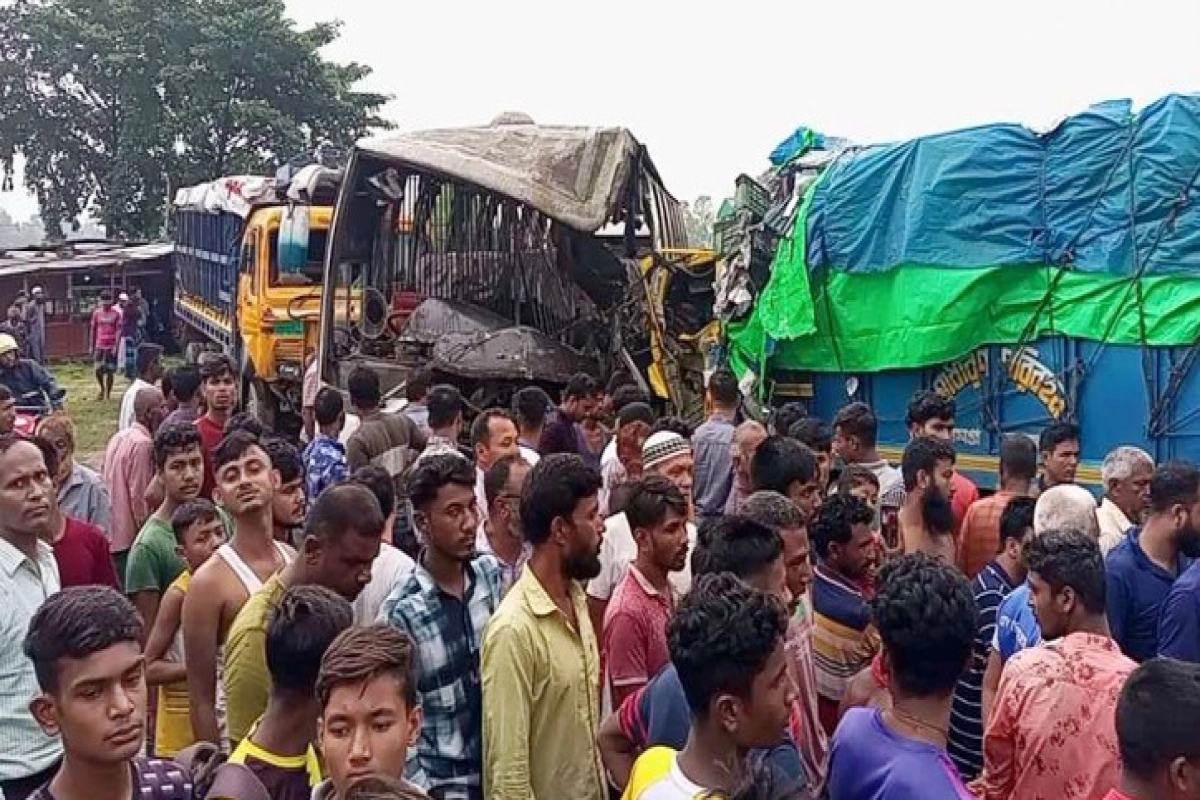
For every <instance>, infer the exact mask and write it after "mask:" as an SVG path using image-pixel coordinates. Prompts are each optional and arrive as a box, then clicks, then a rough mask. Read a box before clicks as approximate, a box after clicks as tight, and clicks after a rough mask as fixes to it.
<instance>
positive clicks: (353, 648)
mask: <svg viewBox="0 0 1200 800" xmlns="http://www.w3.org/2000/svg"><path fill="white" fill-rule="evenodd" d="M416 662H417V653H416V647H415V645H414V644H413V640H412V637H410V636H409V635H408V634H407V633H405V632H404V631H402V630H400V629H399V628H397V627H395V626H394V625H388V624H387V623H385V622H377V623H375V624H374V625H360V626H351V627H350V628H348V629H346V630H344V631H342V632H341V633H339V634H338V637H337V638H336V639H334V640H333V644H331V645H329V649H327V650H326V651H325V656H324V658H322V659H321V671H320V672H319V673H318V674H317V685H316V692H315V693H316V695H317V702H318V703H320V705H321V710H322V712H324V710H325V708H326V707H327V706H328V705H329V696H330V695H331V694H333V690H334V689H337V688H338V687H339V686H347V685H349V686H356V685H360V684H365V683H366V682H367V681H370V680H374V679H375V678H378V677H380V676H382V675H391V676H393V677H395V679H396V680H397V681H399V683H400V691H401V692H402V693H403V697H404V703H405V705H406V706H407V707H408V708H413V707H414V706H416V705H417V670H416Z"/></svg>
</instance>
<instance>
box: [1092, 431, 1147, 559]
mask: <svg viewBox="0 0 1200 800" xmlns="http://www.w3.org/2000/svg"><path fill="white" fill-rule="evenodd" d="M1153 474H1154V459H1153V458H1151V457H1150V454H1149V453H1147V452H1146V451H1145V450H1142V449H1141V448H1138V447H1118V448H1116V449H1115V450H1113V451H1112V452H1110V453H1109V454H1108V455H1106V456H1105V457H1104V463H1102V464H1101V465H1100V479H1101V481H1103V483H1104V499H1103V500H1101V501H1100V507H1099V508H1098V509H1096V519H1097V520H1098V521H1099V523H1100V550H1101V552H1102V553H1104V554H1105V555H1108V551H1109V550H1112V549H1113V548H1114V547H1116V546H1117V545H1118V544H1119V543H1120V541H1121V539H1123V538H1124V537H1125V534H1126V533H1128V532H1129V529H1130V528H1132V527H1134V526H1135V525H1140V524H1142V515H1143V513H1144V512H1145V510H1146V506H1147V505H1148V503H1149V502H1150V477H1151V476H1152V475H1153Z"/></svg>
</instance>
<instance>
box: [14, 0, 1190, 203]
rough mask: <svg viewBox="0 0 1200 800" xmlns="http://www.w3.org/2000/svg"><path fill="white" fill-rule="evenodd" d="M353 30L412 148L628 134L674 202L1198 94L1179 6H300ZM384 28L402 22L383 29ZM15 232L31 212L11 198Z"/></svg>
mask: <svg viewBox="0 0 1200 800" xmlns="http://www.w3.org/2000/svg"><path fill="white" fill-rule="evenodd" d="M287 6H288V8H289V10H290V12H291V14H292V15H293V16H294V17H295V19H296V20H297V21H298V22H300V23H302V24H308V23H311V22H314V21H318V20H327V19H330V18H337V19H340V20H341V21H342V22H343V23H344V27H343V30H342V38H341V40H340V41H339V42H337V43H336V44H334V45H333V46H331V47H330V48H329V51H328V56H329V57H331V58H334V59H338V60H350V59H353V60H356V61H360V62H363V63H366V64H369V65H371V66H372V67H374V69H375V74H374V76H373V77H372V79H371V80H370V82H369V84H368V86H369V88H372V89H375V90H378V91H382V92H386V93H388V94H391V95H392V96H393V97H394V99H393V101H392V103H391V104H390V105H389V106H388V108H387V110H386V113H387V116H388V117H389V118H391V119H392V120H394V121H395V122H396V123H397V124H398V125H399V126H400V127H401V128H402V129H419V128H426V127H434V126H438V127H441V126H451V125H464V124H479V123H485V122H487V121H489V120H490V119H491V118H492V117H493V116H494V115H495V114H496V113H498V112H500V111H505V110H519V111H524V112H527V113H529V114H530V115H531V116H532V117H533V118H534V119H535V120H536V121H538V122H547V123H548V122H554V123H562V124H585V125H622V126H625V127H628V128H630V129H631V130H632V131H633V132H634V134H635V135H636V136H637V137H638V138H639V139H641V141H642V142H643V143H644V144H646V145H647V146H648V147H649V149H650V153H651V155H652V156H653V158H654V160H655V162H656V163H657V164H658V167H659V170H660V171H661V172H662V174H663V177H664V179H665V180H666V182H667V186H668V187H669V188H671V189H672V191H673V192H674V193H675V194H676V195H677V196H679V197H680V198H682V199H691V198H694V197H695V196H697V195H700V194H710V195H713V196H714V197H720V196H723V195H725V194H727V193H729V191H730V189H731V187H732V185H733V180H734V178H735V177H736V176H737V174H738V173H740V172H750V173H755V172H758V171H761V170H762V169H763V168H764V167H765V166H766V163H767V162H766V158H767V154H768V153H769V152H770V150H771V149H772V147H773V146H774V145H775V144H776V143H777V142H778V141H779V140H780V139H782V138H784V137H785V136H786V135H787V134H789V133H790V132H791V131H792V130H793V129H794V128H795V127H796V126H798V125H807V126H809V127H812V128H815V129H817V130H819V131H821V132H823V133H827V134H831V135H837V136H844V137H848V138H850V139H852V140H854V141H857V142H860V143H870V142H880V141H889V140H895V139H901V138H908V137H911V136H916V135H920V134H923V133H933V132H937V131H941V130H948V129H952V128H958V127H963V126H969V125H976V124H982V123H987V122H998V121H1005V122H1024V123H1026V124H1029V125H1031V126H1033V127H1045V126H1048V125H1049V124H1051V123H1053V122H1054V121H1056V120H1057V119H1058V118H1060V117H1062V116H1065V115H1066V114H1069V113H1072V112H1075V111H1079V110H1081V109H1083V108H1085V107H1087V106H1088V105H1090V104H1092V103H1095V102H1099V101H1101V100H1108V99H1114V98H1120V97H1130V98H1132V99H1133V100H1134V101H1135V102H1136V103H1137V104H1138V105H1144V104H1146V103H1148V102H1150V101H1152V100H1154V99H1156V98H1157V97H1159V96H1161V95H1163V94H1167V93H1171V92H1189V91H1200V57H1198V56H1197V49H1198V48H1197V44H1196V42H1197V38H1196V37H1197V33H1196V32H1197V30H1198V28H1200V25H1198V23H1200V5H1198V4H1195V3H1188V2H1186V1H1185V0H1172V1H1168V0H1136V2H1129V1H1128V0H1121V1H1118V0H1091V2H1083V1H1082V0H1004V2H996V1H995V0H993V2H990V3H979V2H975V3H971V2H961V0H959V1H958V2H950V0H901V1H900V2H896V0H891V1H890V2H889V1H888V0H839V2H827V3H823V4H821V3H814V2H811V1H810V2H782V0H777V2H767V0H732V1H729V0H726V1H724V2H719V3H717V2H713V3H711V4H703V3H680V2H669V1H668V0H604V1H603V2H589V3H582V2H579V0H574V2H572V0H554V1H553V2H551V0H507V1H506V2H489V1H488V0H458V1H457V2H455V1H454V0H450V2H441V3H435V2H396V1H395V0H392V1H391V2H380V0H338V2H335V3H330V2H328V0H288V2H287ZM381 8H388V9H390V10H388V11H386V12H384V11H381ZM0 207H5V208H7V209H8V210H10V211H11V212H14V213H15V215H16V216H18V217H24V216H28V214H30V213H32V212H33V211H34V210H35V204H33V203H32V201H31V200H29V199H28V198H24V197H18V196H16V195H14V194H3V195H0Z"/></svg>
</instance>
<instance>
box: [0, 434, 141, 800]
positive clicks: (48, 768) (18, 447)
mask: <svg viewBox="0 0 1200 800" xmlns="http://www.w3.org/2000/svg"><path fill="white" fill-rule="evenodd" d="M53 502H54V482H53V480H52V479H51V476H50V470H49V469H47V466H46V461H45V457H44V456H43V455H42V451H41V450H40V449H39V448H38V446H37V445H35V444H34V443H33V442H30V441H27V440H25V439H23V438H22V437H20V436H18V435H16V434H11V433H9V434H5V435H3V436H0V594H2V596H3V597H4V608H5V613H4V616H5V624H4V625H3V626H0V675H4V681H5V687H6V690H5V691H4V692H3V693H2V694H0V740H2V741H3V743H4V746H3V747H0V791H2V792H3V794H4V797H5V800H25V798H26V797H28V796H29V795H30V794H31V793H32V792H34V791H36V790H37V789H38V787H40V786H42V785H43V784H45V783H46V781H48V780H50V779H51V778H52V777H53V776H54V773H55V771H56V770H57V768H58V763H59V760H60V758H61V757H62V744H61V743H60V740H59V737H58V735H57V732H51V733H46V732H44V731H43V730H42V729H41V727H39V725H38V723H37V722H36V721H35V719H34V717H33V715H32V714H31V713H30V709H29V701H30V700H31V699H33V698H34V697H36V696H37V695H38V694H39V687H38V679H37V675H36V673H35V671H34V665H33V663H32V662H31V661H30V660H29V659H28V658H26V657H25V654H24V653H22V652H21V642H22V640H23V639H24V638H25V632H26V631H27V630H29V626H30V621H31V620H33V619H34V615H35V614H36V612H37V611H38V609H39V608H40V607H41V606H42V605H43V604H44V603H45V602H46V598H48V597H50V596H51V595H53V594H55V593H57V592H58V591H59V589H60V588H61V585H60V581H59V574H58V564H57V563H56V562H55V560H54V551H53V550H52V549H51V547H50V545H48V544H46V543H45V542H44V541H41V539H40V538H39V534H40V532H41V531H42V530H44V529H45V527H46V524H47V522H48V521H49V517H50V504H51V503H53ZM139 744H140V743H139Z"/></svg>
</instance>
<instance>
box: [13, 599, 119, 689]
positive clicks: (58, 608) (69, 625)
mask: <svg viewBox="0 0 1200 800" xmlns="http://www.w3.org/2000/svg"><path fill="white" fill-rule="evenodd" d="M142 630H143V627H142V618H141V616H139V615H138V612H137V609H136V608H134V606H133V603H131V602H129V599H128V598H127V597H125V595H123V594H121V593H120V592H118V591H117V590H116V589H113V588H112V587H109V586H73V587H70V588H67V589H63V590H62V591H61V592H56V593H55V594H52V595H50V597H48V598H47V599H46V601H45V602H44V603H42V605H41V607H39V608H38V610H37V612H36V613H35V614H34V615H33V619H32V620H30V621H29V632H28V633H27V634H26V636H25V642H24V646H23V650H24V652H25V657H26V658H28V659H29V660H30V661H32V662H33V671H34V674H35V675H37V681H38V685H39V686H40V687H41V688H42V691H44V692H57V691H58V688H59V687H58V677H59V667H60V662H61V661H62V660H63V659H64V658H70V659H83V658H87V657H88V656H90V655H94V654H95V653H99V652H101V651H103V650H107V649H108V648H110V647H112V646H113V645H118V644H124V643H126V642H132V643H133V644H137V645H139V647H140V643H141V640H142Z"/></svg>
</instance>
